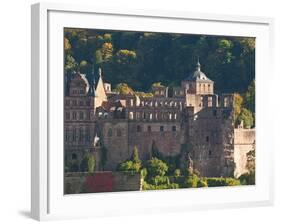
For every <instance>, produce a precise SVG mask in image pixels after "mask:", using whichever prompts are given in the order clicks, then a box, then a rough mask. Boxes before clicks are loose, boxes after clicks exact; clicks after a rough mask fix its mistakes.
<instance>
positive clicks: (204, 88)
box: [181, 58, 214, 95]
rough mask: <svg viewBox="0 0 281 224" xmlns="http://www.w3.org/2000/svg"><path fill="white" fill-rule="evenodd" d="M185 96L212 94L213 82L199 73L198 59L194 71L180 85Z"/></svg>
mask: <svg viewBox="0 0 281 224" xmlns="http://www.w3.org/2000/svg"><path fill="white" fill-rule="evenodd" d="M181 85H182V87H183V88H185V89H186V93H187V94H201V95H204V94H214V82H213V81H212V80H211V79H209V78H208V77H207V76H206V75H205V73H203V72H202V71H201V64H200V62H199V58H198V61H197V64H196V69H195V71H194V72H193V73H192V74H190V75H189V76H188V77H187V78H186V79H184V80H183V81H182V83H181Z"/></svg>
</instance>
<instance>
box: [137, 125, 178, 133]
mask: <svg viewBox="0 0 281 224" xmlns="http://www.w3.org/2000/svg"><path fill="white" fill-rule="evenodd" d="M146 128H147V129H146V131H147V132H151V131H152V129H151V126H150V125H149V126H147V127H146ZM170 130H171V131H177V126H172V128H171V129H170ZM142 131H143V129H142V127H141V126H140V125H137V132H142ZM144 131H145V130H144ZM159 131H160V132H163V131H169V129H166V130H165V127H164V126H160V127H159Z"/></svg>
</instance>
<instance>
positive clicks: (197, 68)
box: [196, 56, 201, 71]
mask: <svg viewBox="0 0 281 224" xmlns="http://www.w3.org/2000/svg"><path fill="white" fill-rule="evenodd" d="M196 71H201V65H200V61H199V56H198V57H197V64H196Z"/></svg>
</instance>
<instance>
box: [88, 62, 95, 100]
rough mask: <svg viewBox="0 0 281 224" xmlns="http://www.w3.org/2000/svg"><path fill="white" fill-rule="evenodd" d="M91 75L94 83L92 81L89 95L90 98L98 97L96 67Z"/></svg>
mask: <svg viewBox="0 0 281 224" xmlns="http://www.w3.org/2000/svg"><path fill="white" fill-rule="evenodd" d="M91 74H92V81H91V84H90V89H89V95H90V96H96V81H95V67H94V65H93V68H92V72H91Z"/></svg>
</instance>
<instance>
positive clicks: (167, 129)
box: [128, 121, 184, 160]
mask: <svg viewBox="0 0 281 224" xmlns="http://www.w3.org/2000/svg"><path fill="white" fill-rule="evenodd" d="M128 133H129V138H128V143H129V151H130V152H132V151H133V149H134V147H135V146H137V147H138V149H139V156H140V159H142V160H146V159H149V158H150V157H151V151H152V145H154V146H153V147H155V148H156V149H158V150H159V151H160V152H161V153H163V154H164V155H166V156H173V155H177V154H179V153H180V149H181V144H183V143H184V139H183V137H184V136H183V127H182V126H181V123H180V122H179V121H173V122H129V131H128Z"/></svg>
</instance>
